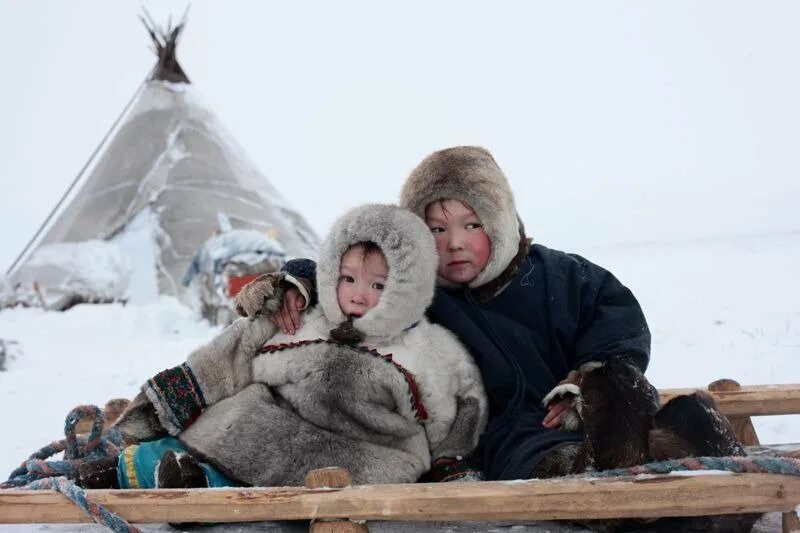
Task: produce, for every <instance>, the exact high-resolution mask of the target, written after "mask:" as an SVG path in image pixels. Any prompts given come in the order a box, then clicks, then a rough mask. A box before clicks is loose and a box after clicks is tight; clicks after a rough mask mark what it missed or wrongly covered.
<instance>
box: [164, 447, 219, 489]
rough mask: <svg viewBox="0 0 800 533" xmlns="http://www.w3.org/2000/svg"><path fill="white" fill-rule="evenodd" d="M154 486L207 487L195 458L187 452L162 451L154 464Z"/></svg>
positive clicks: (172, 487) (167, 487) (165, 487)
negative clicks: (156, 463)
mask: <svg viewBox="0 0 800 533" xmlns="http://www.w3.org/2000/svg"><path fill="white" fill-rule="evenodd" d="M156 487H157V488H160V489H191V488H199V487H208V479H207V478H206V475H205V472H203V469H202V467H201V466H200V464H199V463H198V462H197V460H196V459H195V458H194V457H192V456H191V455H189V454H188V453H176V452H174V451H172V450H169V451H166V452H164V455H162V456H161V460H160V461H159V462H158V465H157V466H156Z"/></svg>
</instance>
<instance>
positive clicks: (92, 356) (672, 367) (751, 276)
mask: <svg viewBox="0 0 800 533" xmlns="http://www.w3.org/2000/svg"><path fill="white" fill-rule="evenodd" d="M576 251H578V252H580V253H581V254H582V255H584V256H586V257H587V258H589V259H591V260H594V261H597V262H598V263H600V264H601V265H603V266H605V267H606V268H608V269H609V270H611V271H612V272H613V273H614V274H615V275H616V276H617V277H619V278H620V279H621V280H622V281H623V282H624V283H626V284H627V285H628V286H629V287H630V288H631V289H632V290H633V291H634V293H635V294H636V295H637V297H638V298H639V300H640V302H641V303H642V306H643V308H644V310H645V313H646V315H647V317H648V320H649V323H650V326H651V330H652V333H653V357H652V363H651V366H650V370H649V371H648V376H649V377H650V379H651V380H652V382H653V383H654V384H655V385H656V386H658V387H689V386H697V387H704V386H706V385H707V384H708V383H709V382H711V381H713V380H715V379H718V378H722V377H727V378H733V379H736V380H738V381H739V382H740V383H742V384H743V385H750V384H753V385H754V384H770V383H772V384H779V383H800V365H798V364H797V363H796V361H797V357H798V355H800V308H798V306H797V302H798V301H800V286H798V284H797V283H796V282H795V281H794V280H795V276H796V273H797V272H800V234H783V235H769V236H762V237H731V238H719V239H710V240H700V241H694V242H675V243H660V244H659V243H650V244H640V245H630V246H615V247H603V248H592V249H583V250H576ZM218 331H219V328H214V327H212V326H210V325H209V324H208V323H207V322H205V321H201V320H199V319H197V317H196V315H195V314H194V313H193V312H192V311H191V310H189V309H188V308H186V307H184V306H183V305H181V304H180V303H179V302H178V301H177V300H175V299H173V298H167V297H161V298H160V299H158V300H156V301H153V302H151V303H144V304H133V303H131V304H128V305H121V304H105V305H78V306H76V307H74V308H73V309H71V310H70V311H68V312H64V313H58V312H45V311H43V310H41V309H31V308H15V309H7V310H4V311H2V312H0V339H5V340H13V341H16V342H17V343H18V347H17V350H16V354H17V355H16V357H15V358H14V359H12V360H9V361H7V362H6V366H7V370H6V371H5V372H0V391H1V392H0V395H1V397H2V399H3V401H2V402H0V420H3V423H4V427H5V431H4V435H5V438H3V439H2V440H0V475H2V476H3V477H5V476H6V475H7V474H8V473H10V471H11V470H12V469H13V468H15V467H16V466H17V465H18V463H19V462H20V461H21V460H23V459H24V458H26V457H27V456H28V455H29V454H30V453H32V452H34V451H35V450H37V449H39V448H40V447H41V446H43V445H45V444H47V443H49V442H50V441H52V440H54V439H57V438H61V432H62V428H63V420H64V417H65V416H66V414H67V412H68V411H69V410H70V409H71V408H72V407H73V406H75V405H79V404H84V403H93V404H98V405H102V404H103V403H104V402H105V401H106V400H108V399H110V398H116V397H132V396H133V395H134V394H135V393H136V392H137V390H138V386H139V385H140V384H141V383H142V382H143V381H144V379H146V378H147V377H149V376H151V375H152V374H154V373H155V372H157V371H159V370H162V369H164V368H168V367H170V366H174V365H175V364H177V363H179V362H181V361H182V360H183V359H184V358H185V357H186V356H187V355H188V354H189V352H190V351H191V350H192V349H194V348H195V347H197V346H198V345H200V344H202V343H204V342H207V341H208V340H210V339H211V338H212V337H213V336H214V335H215V334H216V333H217V332H218ZM754 423H755V426H756V430H757V432H758V434H759V437H760V438H761V441H762V442H765V443H787V442H800V417H798V416H781V417H756V418H754ZM707 473H708V472H704V474H707ZM676 475H678V474H676ZM679 475H687V474H686V473H684V472H681V473H680V474H679ZM462 525H463V526H465V525H464V524H462ZM462 525H458V524H447V526H446V527H447V528H450V530H453V531H462V530H463V531H467V530H470V529H469V528H468V527H467V528H466V529H459V528H460V527H461V526H462ZM36 527H38V526H31V528H32V529H34V530H35V528H36ZM41 527H47V528H48V529H49V530H55V531H73V530H82V531H101V529H100V528H94V527H93V526H77V525H76V526H41ZM161 527H162V526H157V525H151V526H145V528H144V530H145V531H148V530H149V531H157V530H161ZM164 527H165V526H164ZM237 527H239V526H237ZM241 527H242V528H243V527H244V526H241ZM249 527H251V528H256V529H255V530H261V531H264V530H270V529H272V530H281V531H284V530H287V531H288V530H294V529H292V528H291V527H289V526H286V527H288V528H289V529H282V528H280V527H278V526H277V525H269V524H261V525H253V526H249ZM281 527H283V526H281ZM306 527H307V526H306ZM441 527H445V525H442V526H441ZM465 527H466V526H465ZM504 527H506V526H504ZM507 527H511V524H508V526H507ZM273 528H274V529H273ZM370 528H371V530H375V531H380V530H385V531H391V530H392V525H391V523H385V524H383V525H381V527H380V528H378V529H375V525H373V524H370ZM542 528H543V529H549V530H551V531H570V530H571V529H569V528H568V527H566V526H561V525H558V524H552V523H547V526H546V527H544V526H542ZM559 528H563V529H559ZM19 529H20V526H13V527H12V528H11V529H8V530H5V529H3V527H2V526H0V531H17V530H19ZM241 530H243V531H244V530H247V529H241ZM250 530H253V529H250ZM297 530H298V531H299V530H300V528H297ZM396 530H397V531H401V530H403V528H402V527H399V529H396ZM537 530H541V529H539V528H538V527H535V526H530V527H528V526H526V529H525V531H537Z"/></svg>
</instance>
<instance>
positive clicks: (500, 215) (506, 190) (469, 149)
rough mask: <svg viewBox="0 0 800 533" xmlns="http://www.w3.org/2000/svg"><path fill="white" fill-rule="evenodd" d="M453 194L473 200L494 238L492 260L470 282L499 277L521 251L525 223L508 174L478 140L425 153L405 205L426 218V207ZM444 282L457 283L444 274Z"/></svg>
mask: <svg viewBox="0 0 800 533" xmlns="http://www.w3.org/2000/svg"><path fill="white" fill-rule="evenodd" d="M446 198H453V199H455V200H461V201H462V202H465V203H467V204H469V206H470V207H472V209H473V210H474V211H475V213H476V214H477V215H478V217H479V218H480V219H481V222H482V223H483V225H484V228H485V230H486V233H487V234H488V235H489V239H490V240H491V242H492V254H491V256H490V257H489V263H488V264H487V265H486V268H484V269H483V271H482V272H481V273H480V274H478V276H477V277H476V278H475V279H474V280H472V281H471V282H470V283H469V286H470V287H472V288H477V287H480V286H481V285H484V284H486V283H487V282H489V281H492V280H493V279H495V278H497V277H498V276H499V275H500V274H501V273H502V272H503V271H504V270H505V269H506V267H508V265H509V264H510V263H511V260H512V259H514V256H515V255H516V254H517V252H518V250H519V246H520V231H521V227H522V226H521V223H520V221H519V217H518V216H517V208H516V206H515V204H514V195H513V194H512V192H511V187H510V186H509V185H508V180H507V179H506V176H505V175H504V174H503V171H502V170H500V167H499V166H498V165H497V163H496V162H495V160H494V158H493V157H492V154H490V153H489V151H488V150H486V149H485V148H481V147H478V146H457V147H454V148H447V149H445V150H440V151H438V152H434V153H433V154H431V155H429V156H428V157H426V158H425V159H424V160H423V161H422V163H420V164H419V165H418V166H417V168H415V169H414V170H413V171H412V172H411V175H410V176H409V177H408V179H407V180H406V182H405V184H404V185H403V190H402V191H401V193H400V205H401V206H403V207H405V208H407V209H410V210H411V211H413V212H414V213H415V214H417V215H418V216H420V217H422V218H423V219H424V218H425V207H427V206H428V204H430V203H431V202H435V201H437V200H440V199H446ZM439 284H441V285H445V286H452V285H453V284H452V283H450V282H448V281H445V280H442V279H441V278H439Z"/></svg>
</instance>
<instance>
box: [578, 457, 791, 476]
mask: <svg viewBox="0 0 800 533" xmlns="http://www.w3.org/2000/svg"><path fill="white" fill-rule="evenodd" d="M681 470H723V471H727V472H735V473H739V474H743V473H748V474H787V475H791V476H800V459H794V458H791V457H754V456H728V457H684V458H682V459H670V460H668V461H658V462H654V463H646V464H643V465H636V466H631V467H629V468H614V469H611V470H601V471H599V472H585V473H583V474H577V475H576V476H567V477H624V476H636V475H639V474H668V473H670V472H678V471H681Z"/></svg>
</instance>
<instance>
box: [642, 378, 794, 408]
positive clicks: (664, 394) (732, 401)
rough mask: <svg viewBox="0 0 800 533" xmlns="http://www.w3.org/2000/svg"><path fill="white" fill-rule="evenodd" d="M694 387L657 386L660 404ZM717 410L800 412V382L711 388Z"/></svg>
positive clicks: (692, 390) (689, 392)
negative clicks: (667, 387)
mask: <svg viewBox="0 0 800 533" xmlns="http://www.w3.org/2000/svg"><path fill="white" fill-rule="evenodd" d="M696 390H698V388H694V389H659V391H658V392H659V395H660V396H661V404H662V405H663V404H665V403H667V402H668V401H669V400H670V399H671V398H673V397H675V396H678V395H680V394H691V393H693V392H694V391H696ZM711 395H712V396H713V397H714V400H715V401H716V403H717V407H719V410H720V411H721V412H722V413H723V414H724V415H726V416H758V415H793V414H800V383H793V384H786V385H743V386H742V387H741V389H740V390H737V391H716V392H711Z"/></svg>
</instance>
